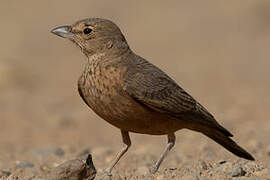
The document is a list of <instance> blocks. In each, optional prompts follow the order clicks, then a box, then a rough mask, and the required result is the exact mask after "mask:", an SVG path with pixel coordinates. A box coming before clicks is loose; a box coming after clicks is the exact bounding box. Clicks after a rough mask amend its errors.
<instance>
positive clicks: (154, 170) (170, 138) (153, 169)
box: [151, 134, 175, 174]
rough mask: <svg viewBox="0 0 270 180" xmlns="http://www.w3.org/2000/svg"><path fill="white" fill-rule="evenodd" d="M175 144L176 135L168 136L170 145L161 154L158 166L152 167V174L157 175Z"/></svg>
mask: <svg viewBox="0 0 270 180" xmlns="http://www.w3.org/2000/svg"><path fill="white" fill-rule="evenodd" d="M174 144H175V135H174V134H169V135H168V144H167V146H166V149H165V150H164V152H163V153H162V154H161V156H160V157H159V159H158V160H157V162H156V164H155V165H154V166H153V167H152V169H151V173H152V174H154V173H156V172H157V171H158V168H159V166H160V164H161V163H162V161H163V160H164V158H165V157H166V156H167V154H168V152H169V151H170V150H171V149H172V147H173V146H174Z"/></svg>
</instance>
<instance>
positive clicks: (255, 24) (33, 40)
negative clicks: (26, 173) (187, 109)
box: [0, 0, 270, 167]
mask: <svg viewBox="0 0 270 180" xmlns="http://www.w3.org/2000/svg"><path fill="white" fill-rule="evenodd" d="M269 8H270V1H269V0H260V1H258V0H238V1H233V0H226V1H225V0H222V1H215V0H204V1H199V0H181V1H176V0H175V1H161V0H160V1H154V0H152V1H124V0H121V1H105V0H88V1H64V0H58V1H53V0H47V1H35V0H26V1H15V0H10V1H3V2H1V6H0V22H1V28H0V39H1V45H0V46H1V48H0V154H1V155H0V160H2V161H4V160H13V159H17V158H18V157H23V155H24V154H28V152H30V151H32V150H33V149H36V148H41V147H55V146H57V147H61V148H62V149H64V150H65V152H71V153H72V152H77V151H81V150H83V149H85V148H89V149H90V150H93V149H95V148H97V147H106V148H110V150H111V151H112V152H113V153H112V154H114V153H116V152H117V151H118V150H119V148H120V147H121V136H120V132H119V130H118V129H116V128H115V127H112V126H111V125H109V124H108V123H106V122H105V121H103V120H102V119H101V118H99V117H98V116H97V115H95V114H94V113H93V112H92V111H91V110H90V109H89V108H88V107H87V106H86V105H85V104H84V103H83V101H82V100H81V98H80V97H79V94H78V92H77V79H78V77H79V76H80V74H81V72H82V69H83V66H84V64H85V57H84V55H83V54H82V53H81V52H80V51H79V49H78V48H77V47H75V46H74V45H73V44H72V43H71V42H69V41H67V40H64V39H60V38H59V37H56V36H54V35H52V34H51V33H50V30H51V29H52V28H54V27H56V26H60V25H69V24H72V23H74V22H75V21H77V20H80V19H82V18H87V17H101V18H107V19H110V20H112V21H114V22H115V23H116V24H117V25H118V26H119V27H120V29H121V30H122V32H123V34H124V35H125V36H126V39H127V41H128V43H129V45H130V47H131V48H132V49H133V50H134V52H136V53H137V54H138V55H140V56H142V57H144V58H146V59H148V60H149V61H150V62H152V63H153V64H155V65H157V66H159V67H160V68H161V69H162V70H164V71H165V72H166V73H167V74H169V75H170V76H171V77H172V78H173V79H174V80H175V81H176V82H177V83H179V84H180V85H181V86H182V87H183V88H184V89H185V90H187V91H188V92H189V93H190V94H191V95H193V97H194V98H195V99H197V100H198V101H199V102H200V103H201V104H203V105H204V106H205V107H206V108H207V109H208V110H209V111H210V112H212V113H213V114H214V115H215V117H216V119H217V120H218V121H219V122H220V123H221V124H222V125H224V126H225V127H226V128H227V129H229V130H230V131H231V132H232V133H233V134H234V135H235V138H234V139H235V140H236V141H237V142H239V143H240V144H241V145H243V147H245V148H246V149H248V151H250V152H251V153H252V154H254V156H255V157H256V158H257V159H259V160H260V161H261V162H262V163H264V164H266V165H267V163H269V162H267V157H268V158H269V155H268V153H269V154H270V138H269V136H270V131H269V129H270V123H269V116H270V111H269V107H270V98H269V90H270V78H269V76H270V71H269V65H270V62H269V57H270V51H269V48H270V23H269V18H270V11H269ZM131 138H132V142H133V146H132V148H131V150H130V151H131V154H132V152H133V153H138V152H139V153H141V154H146V155H147V154H148V155H149V153H150V154H153V155H154V156H158V155H159V153H160V152H161V151H162V150H163V148H164V147H165V144H166V142H167V140H166V137H165V136H164V137H163V136H148V135H138V134H132V135H131ZM194 149H196V152H199V153H195V152H194ZM173 151H174V153H173V154H177V155H178V156H179V157H180V158H182V161H184V160H183V159H185V158H186V159H187V160H188V159H199V158H204V157H206V158H207V157H208V156H210V157H211V158H216V159H222V158H223V159H225V158H228V159H234V158H235V156H233V155H231V154H230V153H228V152H226V151H225V150H224V149H223V148H221V147H220V146H219V145H217V144H215V143H214V142H212V141H211V140H209V139H207V138H206V137H204V136H202V135H200V134H198V133H194V132H190V131H186V130H183V131H179V132H177V144H176V147H175V148H174V150H173ZM217 155H219V156H217ZM139 156H140V155H139ZM173 157H174V155H171V156H169V159H170V158H173ZM210 157H209V159H211V158H210ZM94 158H95V157H94ZM96 158H98V157H97V156H96ZM129 158H130V157H129V156H128V155H127V156H126V157H125V158H123V160H122V162H123V164H122V165H124V162H125V161H126V162H127V161H128V160H129ZM124 159H125V160H124ZM97 163H98V162H97ZM165 163H168V164H170V161H166V162H165ZM269 166H270V165H269ZM119 167H121V165H119Z"/></svg>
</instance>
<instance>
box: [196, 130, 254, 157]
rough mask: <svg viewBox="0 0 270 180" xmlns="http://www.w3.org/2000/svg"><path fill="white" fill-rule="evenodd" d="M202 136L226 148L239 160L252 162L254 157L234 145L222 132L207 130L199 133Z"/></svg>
mask: <svg viewBox="0 0 270 180" xmlns="http://www.w3.org/2000/svg"><path fill="white" fill-rule="evenodd" d="M201 132H202V133H203V134H205V135H206V136H208V137H209V138H211V139H213V140H214V141H215V142H217V143H218V144H220V145H221V146H223V147H224V148H226V149H227V150H228V151H230V152H232V153H233V154H235V155H236V156H239V157H241V158H244V159H247V160H252V161H254V160H255V159H254V157H252V155H251V154H249V153H248V152H247V151H246V150H244V149H243V148H242V147H240V146H239V145H237V144H236V142H234V141H233V140H232V139H231V138H230V137H228V136H226V135H225V134H223V133H222V132H220V131H218V130H215V129H213V128H209V129H207V130H205V131H201Z"/></svg>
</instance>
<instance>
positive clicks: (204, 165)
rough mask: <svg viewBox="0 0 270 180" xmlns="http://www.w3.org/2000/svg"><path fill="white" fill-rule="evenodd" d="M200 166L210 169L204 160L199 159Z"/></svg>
mask: <svg viewBox="0 0 270 180" xmlns="http://www.w3.org/2000/svg"><path fill="white" fill-rule="evenodd" d="M199 166H200V168H201V169H203V170H207V169H208V167H207V164H206V162H205V161H203V160H199Z"/></svg>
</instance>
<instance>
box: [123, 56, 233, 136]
mask: <svg viewBox="0 0 270 180" xmlns="http://www.w3.org/2000/svg"><path fill="white" fill-rule="evenodd" d="M129 71H130V72H128V73H127V76H126V78H125V81H124V89H125V90H126V92H127V93H128V95H129V96H130V97H132V98H133V99H134V100H136V101H137V102H138V103H140V104H143V105H145V106H147V107H149V108H151V109H152V110H154V111H158V112H160V113H166V114H168V115H169V116H172V117H176V118H181V119H185V120H186V121H187V122H191V124H193V123H196V124H200V125H203V126H208V127H213V128H217V129H219V130H221V131H222V132H223V133H225V134H227V135H228V136H232V135H231V133H229V132H228V131H227V130H226V129H225V128H223V127H222V126H220V125H219V124H218V122H217V121H216V120H215V118H214V117H213V116H212V115H211V114H210V113H209V112H208V111H207V110H206V109H205V108H204V107H203V106H202V105H201V104H200V103H198V102H197V101H196V100H195V99H194V98H193V97H192V96H190V95H189V94H188V93H187V92H186V91H185V90H184V89H182V88H181V87H180V86H178V85H177V84H176V82H174V81H173V80H172V79H171V78H170V77H169V76H168V75H166V74H165V73H164V72H163V71H161V70H160V69H159V68H157V67H156V66H154V65H153V64H151V63H149V62H147V61H146V60H144V59H140V61H139V63H137V64H136V65H135V66H133V67H132V69H130V70H129Z"/></svg>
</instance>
